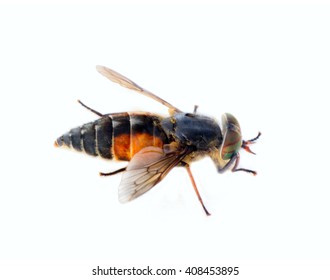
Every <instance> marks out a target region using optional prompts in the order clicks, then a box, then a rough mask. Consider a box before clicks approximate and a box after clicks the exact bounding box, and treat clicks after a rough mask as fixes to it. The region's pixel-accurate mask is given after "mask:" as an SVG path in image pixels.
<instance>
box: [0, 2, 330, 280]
mask: <svg viewBox="0 0 330 280" xmlns="http://www.w3.org/2000/svg"><path fill="white" fill-rule="evenodd" d="M9 3H10V4H9ZM0 36H1V37H0V38H1V39H0V40H1V41H0V77H1V78H0V94H1V101H0V104H1V105H0V106H1V110H0V114H1V137H0V144H1V146H0V147H1V153H0V161H1V176H0V184H1V186H0V223H1V230H0V278H1V279H23V278H24V279H95V277H93V276H92V275H91V271H92V268H95V267H96V266H97V265H100V266H102V267H109V266H117V267H124V266H126V267H131V266H136V267H143V266H145V265H148V264H150V265H152V266H153V267H154V268H157V267H163V266H165V267H177V268H179V269H183V270H184V269H185V267H187V266H190V265H191V266H196V265H197V266H224V265H228V266H239V267H240V275H239V276H236V277H232V278H235V279H293V278H295V279H312V278H314V279H329V277H330V272H329V267H330V241H329V236H330V227H329V215H330V204H329V198H330V184H329V176H328V173H329V170H328V166H329V164H328V162H329V148H328V141H329V136H330V135H329V122H328V121H329V118H330V114H329V101H328V98H327V95H328V94H329V90H330V85H329V74H330V51H329V50H330V6H329V4H326V3H325V2H321V1H319V2H318V1H274V2H272V1H268V2H261V1H259V2H258V1H252V2H249V3H246V1H241V2H237V1H203V2H202V1H191V2H188V1H175V2H174V1H167V2H160V1H159V2H152V1H139V2H138V1H135V2H134V1H118V2H117V1H102V2H97V1H93V4H92V3H91V2H89V1H65V2H64V1H63V2H61V1H60V2H58V1H57V2H48V3H47V2H43V3H42V2H40V3H39V2H31V3H29V4H28V3H27V2H15V1H10V2H9V1H8V3H7V2H3V1H2V2H1V3H0ZM96 64H102V65H106V66H109V67H111V68H113V69H115V70H117V71H118V72H120V73H122V74H124V75H126V76H128V77H129V78H131V79H132V80H133V81H135V82H137V83H138V84H139V85H141V86H143V87H145V88H147V89H149V90H151V91H153V92H155V93H157V94H158V95H159V96H161V97H162V98H164V99H166V100H168V101H169V102H170V103H173V104H174V105H175V106H177V107H179V108H180V109H182V110H185V111H192V110H193V106H194V105H195V104H198V105H199V112H200V113H203V114H207V115H209V116H214V117H215V118H217V119H218V120H220V119H221V114H222V113H224V112H230V113H232V114H234V115H235V116H236V117H237V118H238V120H239V121H240V124H241V127H242V132H243V136H244V138H245V139H249V138H251V137H254V136H256V134H257V133H258V131H261V132H262V137H261V138H260V140H259V141H258V143H257V144H255V145H253V146H252V147H251V148H252V150H254V151H255V152H256V153H257V155H256V156H254V155H251V154H248V153H246V152H244V151H243V152H242V153H241V166H242V167H245V168H251V169H255V170H257V171H258V176H256V177H254V176H251V175H249V174H245V173H239V172H238V173H231V172H228V173H226V174H223V175H220V174H218V173H217V172H216V170H215V168H214V166H213V163H212V162H211V161H210V160H209V159H205V160H202V161H200V162H196V163H195V164H193V165H192V171H193V173H194V176H195V179H196V181H197V184H198V186H199V190H200V192H201V194H202V196H203V198H204V201H205V204H206V205H207V207H208V209H209V211H210V212H211V213H212V216H210V217H206V216H205V214H204V212H203V210H202V208H201V207H200V205H199V202H198V200H197V198H196V197H195V194H194V192H193V188H192V186H191V184H190V181H189V178H188V176H187V174H186V172H185V170H184V169H180V168H177V169H175V170H173V171H172V172H171V173H170V174H169V175H168V177H166V179H165V180H164V181H163V182H162V183H161V184H159V185H158V186H157V187H155V189H153V190H152V191H150V193H148V194H146V195H145V196H143V197H141V198H139V199H138V200H136V201H134V202H132V203H130V204H125V205H121V204H120V203H119V202H118V200H117V186H118V184H119V182H120V175H118V176H114V177H107V178H101V177H99V176H98V172H99V171H111V170H115V169H117V168H120V167H121V166H123V163H113V162H107V161H104V160H100V159H94V158H92V157H88V156H86V155H83V154H79V153H74V152H70V151H68V150H65V149H55V148H54V146H53V142H54V140H55V139H56V138H57V137H58V136H60V135H61V134H62V133H64V132H66V131H67V130H69V129H70V128H72V127H75V126H78V125H81V124H83V123H86V122H89V121H92V120H94V119H95V115H93V114H91V113H90V112H88V111H87V110H85V109H84V108H82V107H81V106H80V105H79V104H78V103H77V102H76V100H77V99H78V98H79V99H81V100H82V101H84V102H85V103H86V104H88V105H89V106H91V107H92V108H94V109H96V110H98V111H100V112H102V113H111V112H121V111H134V110H147V111H151V112H157V113H161V114H166V113H167V111H166V108H164V107H162V106H161V105H159V104H157V103H155V102H154V101H153V100H148V99H147V98H145V97H143V96H139V95H138V94H136V93H134V92H130V91H129V90H126V89H122V88H120V87H119V86H118V85H116V84H113V83H111V82H110V81H108V80H107V79H105V78H103V77H102V76H101V75H99V74H98V73H97V72H96V71H95V65H96ZM190 277H191V278H194V277H192V276H190ZM190 277H188V276H184V275H183V274H181V276H176V277H173V279H181V278H184V279H190ZM211 278H212V277H211ZM211 278H209V279H211ZM113 279H121V278H119V277H117V278H113ZM125 279H126V278H125ZM127 279H128V278H127ZM133 279H134V278H133ZM168 279H169V278H168Z"/></svg>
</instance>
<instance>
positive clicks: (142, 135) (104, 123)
mask: <svg viewBox="0 0 330 280" xmlns="http://www.w3.org/2000/svg"><path fill="white" fill-rule="evenodd" d="M166 143H168V139H167V136H166V134H165V133H164V131H163V129H162V128H161V126H160V117H158V116H155V115H151V114H147V113H130V114H129V113H117V114H109V115H105V116H103V117H102V118H100V119H98V120H96V121H94V122H91V123H87V124H84V125H83V126H81V127H77V128H73V129H71V130H70V131H69V132H67V133H65V134H63V135H62V136H61V137H59V138H58V139H57V140H56V141H55V145H56V146H65V147H69V148H73V149H75V150H76V151H82V152H86V153H87V154H89V155H92V156H101V157H102V158H106V159H117V160H127V161H128V160H130V159H131V158H132V157H133V156H134V154H136V153H137V152H138V151H140V150H141V149H142V148H144V147H147V146H156V147H162V146H163V145H164V144H166Z"/></svg>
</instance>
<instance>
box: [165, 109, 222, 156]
mask: <svg viewBox="0 0 330 280" xmlns="http://www.w3.org/2000/svg"><path fill="white" fill-rule="evenodd" d="M161 126H162V127H163V129H164V131H165V133H166V134H167V135H169V136H170V137H171V138H173V140H174V141H177V142H179V144H181V145H182V146H192V147H194V148H195V149H196V151H209V150H210V149H213V148H219V147H220V146H221V143H222V133H221V130H220V127H219V125H218V123H217V122H216V121H215V120H214V119H212V118H209V117H206V116H203V115H197V114H190V113H177V114H175V115H174V116H171V117H168V118H165V119H164V120H163V121H162V123H161Z"/></svg>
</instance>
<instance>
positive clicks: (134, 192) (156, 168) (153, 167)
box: [119, 147, 187, 203]
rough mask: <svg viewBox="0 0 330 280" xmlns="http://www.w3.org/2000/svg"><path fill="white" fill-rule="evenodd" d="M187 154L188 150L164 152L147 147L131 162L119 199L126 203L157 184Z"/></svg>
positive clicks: (122, 182)
mask: <svg viewBox="0 0 330 280" xmlns="http://www.w3.org/2000/svg"><path fill="white" fill-rule="evenodd" d="M186 155H187V152H186V151H175V152H171V153H168V154H166V153H164V151H163V150H162V149H161V148H158V147H146V148H143V149H142V150H141V151H140V152H138V153H137V154H136V155H134V157H133V158H132V160H131V161H130V162H129V164H128V166H127V168H126V171H125V172H124V174H123V177H122V179H121V182H120V185H119V201H120V202H121V203H125V202H128V201H131V200H133V199H135V198H137V197H139V196H140V195H142V194H144V193H145V192H147V191H148V190H150V189H151V188H152V187H154V186H155V185H157V184H158V183H159V182H160V181H161V180H162V179H163V178H164V177H165V176H166V175H167V174H168V173H169V172H170V171H171V170H172V168H173V167H175V166H177V165H178V164H179V162H180V161H181V160H182V159H183V158H184V157H185V156H186Z"/></svg>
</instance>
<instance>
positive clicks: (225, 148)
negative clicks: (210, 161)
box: [220, 113, 242, 160]
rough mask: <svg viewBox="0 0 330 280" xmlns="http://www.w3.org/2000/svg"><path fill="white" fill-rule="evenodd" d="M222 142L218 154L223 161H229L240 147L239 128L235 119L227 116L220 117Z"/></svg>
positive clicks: (240, 135) (240, 136)
mask: <svg viewBox="0 0 330 280" xmlns="http://www.w3.org/2000/svg"><path fill="white" fill-rule="evenodd" d="M222 131H223V142H222V145H221V149H220V153H221V158H222V159H223V160H229V159H231V158H232V157H233V156H234V155H235V154H237V153H238V151H239V149H240V148H241V146H242V134H241V128H240V126H239V123H238V121H237V119H236V118H235V117H234V116H233V115H231V114H229V113H226V114H223V116H222Z"/></svg>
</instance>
